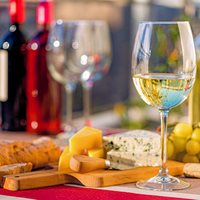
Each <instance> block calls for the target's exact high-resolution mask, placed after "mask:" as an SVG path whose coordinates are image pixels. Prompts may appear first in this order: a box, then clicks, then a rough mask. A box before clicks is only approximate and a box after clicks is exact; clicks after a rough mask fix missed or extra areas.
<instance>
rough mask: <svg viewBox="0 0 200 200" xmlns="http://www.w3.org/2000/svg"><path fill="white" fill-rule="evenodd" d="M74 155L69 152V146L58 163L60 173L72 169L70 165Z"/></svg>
mask: <svg viewBox="0 0 200 200" xmlns="http://www.w3.org/2000/svg"><path fill="white" fill-rule="evenodd" d="M73 155H74V154H73V153H72V152H70V151H69V146H67V147H66V148H65V149H64V151H63V152H62V154H61V155H60V158H59V163H58V170H59V171H67V170H69V169H70V167H69V163H70V159H71V157H72V156H73Z"/></svg>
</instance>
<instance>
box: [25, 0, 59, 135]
mask: <svg viewBox="0 0 200 200" xmlns="http://www.w3.org/2000/svg"><path fill="white" fill-rule="evenodd" d="M52 11H53V2H52V1H51V0H40V2H39V4H38V6H37V12H36V21H37V24H38V32H37V34H36V35H35V36H34V37H33V38H32V39H31V40H30V41H29V43H28V51H27V131H28V132H30V133H37V134H56V133H59V132H60V127H61V85H60V84H59V83H57V82H56V81H55V80H54V79H53V78H52V77H51V75H50V73H49V71H48V66H47V56H46V54H47V51H46V45H47V41H48V35H49V28H50V25H51V22H52V18H53V14H52Z"/></svg>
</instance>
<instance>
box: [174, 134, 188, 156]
mask: <svg viewBox="0 0 200 200" xmlns="http://www.w3.org/2000/svg"><path fill="white" fill-rule="evenodd" d="M186 142H187V140H186V139H185V138H180V137H174V147H175V152H176V153H180V152H183V151H185V145H186Z"/></svg>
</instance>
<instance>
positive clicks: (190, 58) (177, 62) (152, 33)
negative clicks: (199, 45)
mask: <svg viewBox="0 0 200 200" xmlns="http://www.w3.org/2000/svg"><path fill="white" fill-rule="evenodd" d="M195 74H196V56H195V48H194V43H193V36H192V32H191V28H190V25H189V23H188V22H143V23H141V24H140V25H139V28H138V32H137V35H136V39H135V45H134V48H133V60H132V77H133V82H134V84H135V87H136V89H137V92H138V93H139V95H140V96H141V98H142V99H143V101H144V102H146V103H147V104H148V105H152V106H154V107H156V108H157V109H158V110H159V112H160V116H161V166H160V170H159V172H158V175H157V176H155V177H153V178H150V179H148V180H141V181H139V182H137V183H136V186H137V187H139V188H143V189H150V190H164V191H171V190H176V189H184V188H187V187H189V186H190V184H189V183H187V182H185V181H183V180H180V179H178V178H176V177H173V176H171V175H169V172H168V168H167V165H166V160H167V147H166V141H167V118H168V112H169V110H170V109H171V108H173V107H175V106H178V105H179V104H181V103H182V102H183V101H184V100H185V99H186V98H187V97H188V95H189V93H190V91H191V89H192V86H193V84H194V81H195Z"/></svg>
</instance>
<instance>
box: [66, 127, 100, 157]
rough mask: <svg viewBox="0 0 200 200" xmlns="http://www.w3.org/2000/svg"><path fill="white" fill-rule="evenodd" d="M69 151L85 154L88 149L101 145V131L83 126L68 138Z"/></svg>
mask: <svg viewBox="0 0 200 200" xmlns="http://www.w3.org/2000/svg"><path fill="white" fill-rule="evenodd" d="M69 147H70V152H71V153H73V154H79V155H81V154H82V155H83V154H87V151H88V150H90V149H95V148H100V147H102V131H101V130H99V129H96V128H91V127H87V126H86V127H84V128H82V129H81V130H79V131H78V132H77V133H76V134H74V135H73V136H72V137H71V138H70V139H69Z"/></svg>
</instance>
